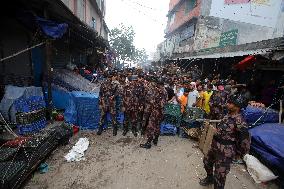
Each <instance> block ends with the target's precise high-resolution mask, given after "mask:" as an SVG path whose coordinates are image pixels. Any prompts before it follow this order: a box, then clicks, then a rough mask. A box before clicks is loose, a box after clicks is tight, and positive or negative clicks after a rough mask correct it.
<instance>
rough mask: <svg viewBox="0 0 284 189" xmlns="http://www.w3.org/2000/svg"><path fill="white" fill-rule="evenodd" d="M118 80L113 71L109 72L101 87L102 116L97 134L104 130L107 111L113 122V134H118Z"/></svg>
mask: <svg viewBox="0 0 284 189" xmlns="http://www.w3.org/2000/svg"><path fill="white" fill-rule="evenodd" d="M115 81H116V75H115V74H114V73H112V72H109V73H108V78H107V80H106V81H105V82H104V83H102V85H101V87H100V93H99V96H100V104H99V106H100V110H101V118H100V122H99V130H98V132H97V135H101V134H102V132H103V124H104V123H105V121H106V116H107V113H110V116H111V122H112V126H113V136H116V135H117V129H118V128H117V121H116V103H115V102H116V101H115V99H116V96H117V91H118V84H117V83H116V82H115Z"/></svg>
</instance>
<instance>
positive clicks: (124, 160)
mask: <svg viewBox="0 0 284 189" xmlns="http://www.w3.org/2000/svg"><path fill="white" fill-rule="evenodd" d="M79 137H87V138H88V139H89V140H90V146H89V148H88V150H87V152H86V154H85V157H86V160H84V161H80V162H73V163H67V162H66V160H65V159H64V155H66V154H67V153H68V151H69V149H71V147H72V145H73V144H75V143H76V141H77V140H78V138H79ZM142 141H143V139H142V138H140V137H138V138H133V136H132V134H131V133H129V134H128V136H127V137H122V135H121V133H119V134H118V136H117V137H112V136H111V131H108V132H106V133H103V135H102V136H96V135H95V133H87V132H83V133H79V134H78V135H77V136H75V137H73V138H72V141H71V144H70V145H68V146H63V147H60V148H58V149H57V150H56V151H54V153H53V154H52V155H51V156H50V157H49V159H48V160H47V163H48V164H49V171H48V173H46V174H39V173H35V174H34V176H33V178H32V179H31V180H30V181H29V182H28V183H27V185H26V187H25V189H47V188H48V189H63V188H66V189H73V188H74V189H173V188H177V189H191V188H192V189H202V188H204V187H201V186H199V184H198V181H199V178H202V177H203V176H204V175H205V171H204V169H203V164H202V157H203V154H202V153H201V152H200V150H199V149H198V148H194V147H193V146H194V144H195V142H193V141H190V140H188V139H182V138H178V137H167V136H163V137H161V139H160V143H159V144H158V146H157V147H154V148H152V149H151V150H145V149H141V148H139V147H138V146H139V144H140V143H141V142H142ZM205 188H206V187H205ZM209 188H210V187H209ZM226 188H227V189H241V188H248V189H259V188H277V187H275V186H257V185H255V184H254V182H253V180H252V179H251V178H250V176H249V175H248V173H247V172H246V170H245V168H244V167H242V166H233V167H232V169H231V172H230V174H229V176H228V179H227V183H226Z"/></svg>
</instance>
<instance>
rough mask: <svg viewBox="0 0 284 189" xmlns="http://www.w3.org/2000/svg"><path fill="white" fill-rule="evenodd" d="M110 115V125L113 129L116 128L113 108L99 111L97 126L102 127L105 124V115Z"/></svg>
mask: <svg viewBox="0 0 284 189" xmlns="http://www.w3.org/2000/svg"><path fill="white" fill-rule="evenodd" d="M108 112H109V113H110V116H111V123H112V126H113V127H117V121H116V113H115V107H109V108H102V109H101V117H100V122H99V125H100V127H102V125H103V124H104V123H105V121H106V119H107V113H108Z"/></svg>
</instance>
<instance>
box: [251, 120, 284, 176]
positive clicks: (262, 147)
mask: <svg viewBox="0 0 284 189" xmlns="http://www.w3.org/2000/svg"><path fill="white" fill-rule="evenodd" d="M249 132H250V134H251V137H252V143H251V150H252V152H253V153H255V154H256V155H257V157H259V158H260V160H262V161H264V164H266V166H268V167H269V168H270V169H271V170H272V171H274V172H275V174H277V175H278V176H281V175H282V177H284V140H283V139H284V125H283V124H276V123H266V124H263V125H260V126H258V127H255V128H253V129H250V130H249Z"/></svg>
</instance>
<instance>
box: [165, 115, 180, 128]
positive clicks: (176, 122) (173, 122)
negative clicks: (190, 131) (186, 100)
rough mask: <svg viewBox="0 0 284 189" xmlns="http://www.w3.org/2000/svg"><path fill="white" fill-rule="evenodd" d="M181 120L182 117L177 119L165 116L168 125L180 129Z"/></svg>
mask: <svg viewBox="0 0 284 189" xmlns="http://www.w3.org/2000/svg"><path fill="white" fill-rule="evenodd" d="M181 119H182V117H181V116H178V117H177V116H172V115H168V114H165V115H164V119H163V122H164V123H166V124H171V125H175V126H176V127H179V126H180V123H181Z"/></svg>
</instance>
